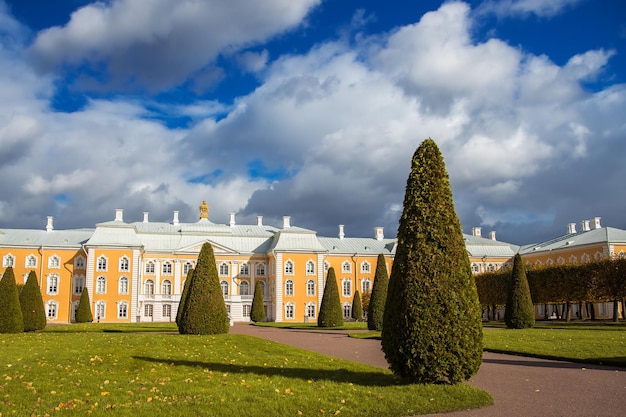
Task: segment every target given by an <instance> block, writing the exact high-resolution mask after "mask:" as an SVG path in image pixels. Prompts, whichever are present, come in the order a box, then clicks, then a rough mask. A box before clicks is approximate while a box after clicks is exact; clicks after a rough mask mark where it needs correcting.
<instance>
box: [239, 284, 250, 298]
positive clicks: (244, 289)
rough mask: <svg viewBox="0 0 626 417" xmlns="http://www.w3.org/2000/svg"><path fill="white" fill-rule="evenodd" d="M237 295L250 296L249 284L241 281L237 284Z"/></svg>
mask: <svg viewBox="0 0 626 417" xmlns="http://www.w3.org/2000/svg"><path fill="white" fill-rule="evenodd" d="M239 295H250V284H249V283H248V281H241V283H240V284H239Z"/></svg>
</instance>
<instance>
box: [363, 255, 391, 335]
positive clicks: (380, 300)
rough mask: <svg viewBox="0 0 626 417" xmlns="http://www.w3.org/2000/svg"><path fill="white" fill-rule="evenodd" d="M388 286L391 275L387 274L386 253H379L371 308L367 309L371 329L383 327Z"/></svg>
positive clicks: (378, 329)
mask: <svg viewBox="0 0 626 417" xmlns="http://www.w3.org/2000/svg"><path fill="white" fill-rule="evenodd" d="M388 286H389V275H388V274H387V263H386V262H385V255H383V254H382V253H379V254H378V260H377V261H376V274H375V275H374V285H372V295H371V296H370V303H369V308H368V310H367V328H368V329H370V330H377V331H380V330H382V329H383V314H384V313H385V302H386V301H387V287H388Z"/></svg>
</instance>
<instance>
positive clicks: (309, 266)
mask: <svg viewBox="0 0 626 417" xmlns="http://www.w3.org/2000/svg"><path fill="white" fill-rule="evenodd" d="M306 274H307V275H315V262H313V260H312V259H309V260H308V261H307V262H306Z"/></svg>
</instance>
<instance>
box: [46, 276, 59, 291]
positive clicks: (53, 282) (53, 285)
mask: <svg viewBox="0 0 626 417" xmlns="http://www.w3.org/2000/svg"><path fill="white" fill-rule="evenodd" d="M46 287H47V291H46V293H47V294H49V295H56V294H58V293H59V276H58V275H56V274H51V275H48V278H47V279H46Z"/></svg>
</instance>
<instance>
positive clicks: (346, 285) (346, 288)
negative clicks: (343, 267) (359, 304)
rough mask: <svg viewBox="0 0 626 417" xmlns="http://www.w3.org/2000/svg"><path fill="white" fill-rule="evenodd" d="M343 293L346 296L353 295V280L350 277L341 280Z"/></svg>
mask: <svg viewBox="0 0 626 417" xmlns="http://www.w3.org/2000/svg"><path fill="white" fill-rule="evenodd" d="M341 294H342V295H343V296H344V297H352V280H351V279H350V278H344V279H342V280H341Z"/></svg>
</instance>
